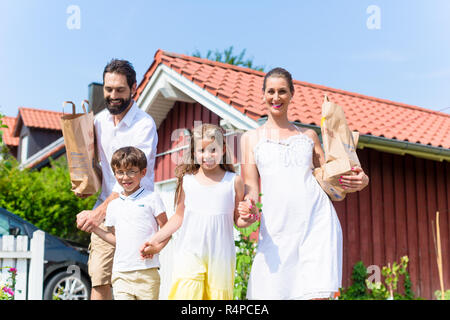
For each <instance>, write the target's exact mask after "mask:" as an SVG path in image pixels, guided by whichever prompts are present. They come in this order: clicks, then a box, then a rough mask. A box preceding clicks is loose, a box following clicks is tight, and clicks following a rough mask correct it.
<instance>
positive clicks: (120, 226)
mask: <svg viewBox="0 0 450 320" xmlns="http://www.w3.org/2000/svg"><path fill="white" fill-rule="evenodd" d="M165 211H166V210H165V207H164V204H163V202H162V200H161V198H160V196H159V195H158V194H157V193H156V192H152V191H149V190H146V189H145V188H143V187H141V188H139V189H138V190H137V191H136V192H134V193H133V194H132V195H130V196H128V197H127V196H125V195H123V194H120V195H119V198H117V199H114V200H112V201H111V202H110V203H109V204H108V207H107V209H106V218H105V226H107V227H114V229H115V234H116V250H115V253H114V262H113V270H112V271H113V272H115V271H135V270H142V269H149V268H155V267H159V259H158V255H157V254H155V255H154V256H153V258H152V259H145V260H143V259H142V258H141V255H140V252H139V249H140V248H141V246H142V245H143V244H144V243H145V242H146V241H148V240H149V239H150V238H151V236H152V235H153V234H154V233H156V232H157V231H158V223H157V221H156V217H157V216H158V215H160V214H161V213H163V212H165Z"/></svg>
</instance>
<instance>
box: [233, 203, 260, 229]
mask: <svg viewBox="0 0 450 320" xmlns="http://www.w3.org/2000/svg"><path fill="white" fill-rule="evenodd" d="M238 212H239V216H240V218H241V219H242V220H243V221H245V222H251V223H253V222H255V221H257V220H258V218H259V215H258V211H257V208H256V205H255V201H254V200H251V199H247V200H244V201H241V202H239V205H238Z"/></svg>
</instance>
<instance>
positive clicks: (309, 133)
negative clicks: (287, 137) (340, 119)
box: [298, 127, 320, 142]
mask: <svg viewBox="0 0 450 320" xmlns="http://www.w3.org/2000/svg"><path fill="white" fill-rule="evenodd" d="M298 128H299V130H300V132H301V133H303V134H305V135H307V136H308V137H310V138H311V139H312V141H314V142H320V140H319V135H318V134H317V132H316V131H315V130H314V129H310V128H301V127H298Z"/></svg>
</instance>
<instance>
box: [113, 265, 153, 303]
mask: <svg viewBox="0 0 450 320" xmlns="http://www.w3.org/2000/svg"><path fill="white" fill-rule="evenodd" d="M160 282H161V278H160V276H159V272H158V268H150V269H144V270H136V271H126V272H119V271H117V272H114V273H113V275H112V287H113V295H114V300H158V298H159V286H160Z"/></svg>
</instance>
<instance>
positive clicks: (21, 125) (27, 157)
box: [3, 107, 65, 169]
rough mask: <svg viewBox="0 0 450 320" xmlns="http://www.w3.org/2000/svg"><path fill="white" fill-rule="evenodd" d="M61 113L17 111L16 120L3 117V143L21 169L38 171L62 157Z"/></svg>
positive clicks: (20, 108) (63, 148) (21, 108)
mask: <svg viewBox="0 0 450 320" xmlns="http://www.w3.org/2000/svg"><path fill="white" fill-rule="evenodd" d="M62 115H63V113H61V112H54V111H49V110H42V109H34V108H24V107H19V112H18V114H17V117H16V118H13V117H4V118H3V120H4V123H5V124H6V125H7V126H8V128H7V129H5V131H4V136H3V137H4V142H5V145H6V146H7V147H8V149H9V152H10V153H11V154H12V155H13V156H14V157H15V158H16V159H17V160H18V161H19V163H20V166H21V167H22V168H35V169H39V168H41V167H43V166H46V165H48V164H49V158H50V157H52V158H53V159H56V158H58V157H60V156H61V155H63V154H65V146H64V138H63V136H62V130H61V124H60V118H61V116H62Z"/></svg>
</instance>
